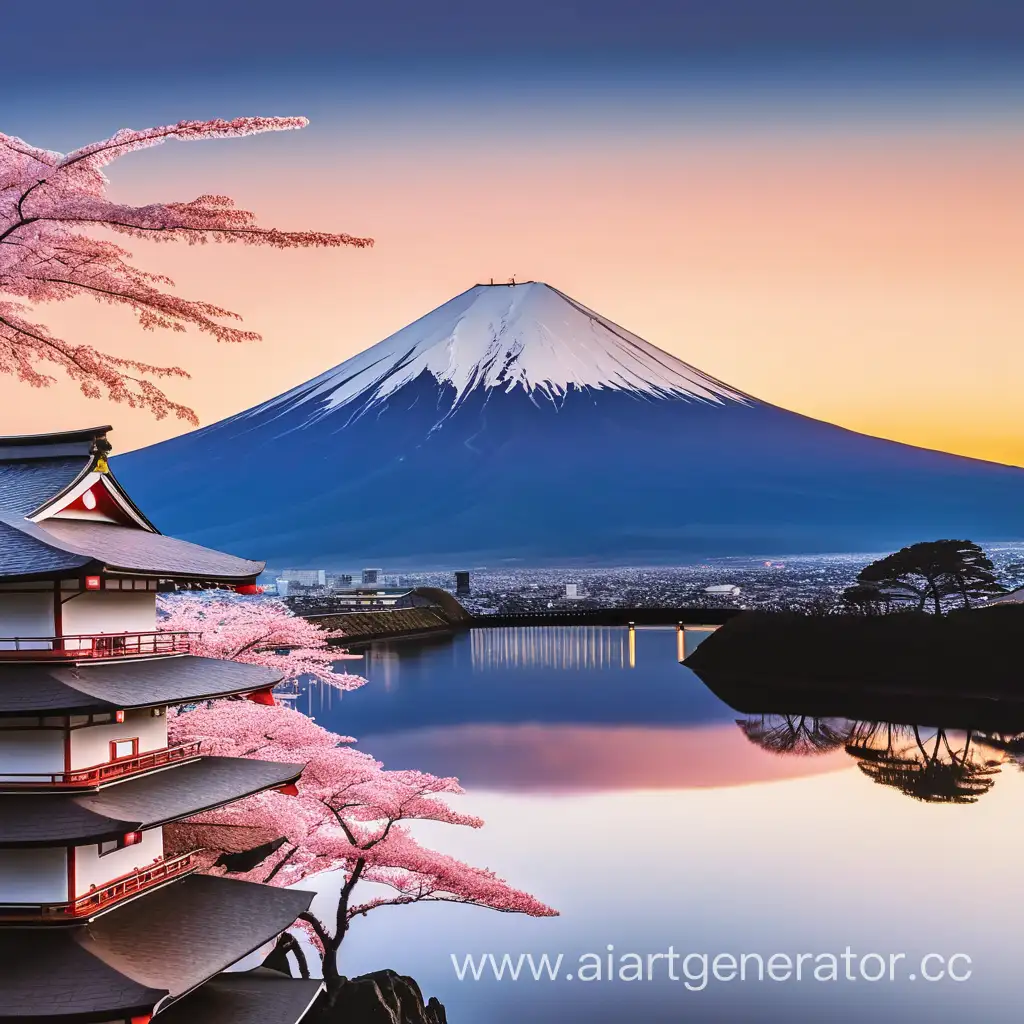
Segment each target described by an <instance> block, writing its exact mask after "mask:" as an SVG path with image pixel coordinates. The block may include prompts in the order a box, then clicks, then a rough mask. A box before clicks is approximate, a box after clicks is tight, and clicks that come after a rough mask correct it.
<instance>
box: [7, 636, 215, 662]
mask: <svg viewBox="0 0 1024 1024" xmlns="http://www.w3.org/2000/svg"><path fill="white" fill-rule="evenodd" d="M200 635H201V634H199V633H192V632H185V631H181V630H177V631H172V630H167V631H163V630H153V631H150V632H142V633H82V634H75V635H65V636H9V637H0V661H18V662H21V661H111V660H116V659H121V658H155V657H164V656H166V655H169V654H191V653H192V645H193V643H194V641H195V638H197V637H199V636H200Z"/></svg>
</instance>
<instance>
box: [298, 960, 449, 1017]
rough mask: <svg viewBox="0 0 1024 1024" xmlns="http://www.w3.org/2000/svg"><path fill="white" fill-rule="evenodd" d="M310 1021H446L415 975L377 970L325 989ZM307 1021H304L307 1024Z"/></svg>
mask: <svg viewBox="0 0 1024 1024" xmlns="http://www.w3.org/2000/svg"><path fill="white" fill-rule="evenodd" d="M306 1022H308V1024H447V1022H448V1018H447V1016H446V1015H445V1012H444V1007H443V1006H442V1005H441V1004H440V1003H439V1002H438V1001H437V1000H436V999H435V998H433V997H431V998H430V999H429V1000H427V1002H426V1003H424V1001H423V993H422V992H420V987H419V985H417V984H416V982H415V981H414V980H413V979H412V978H407V977H405V976H404V975H401V974H398V973H396V972H395V971H390V970H388V971H374V972H373V974H363V975H361V976H360V977H358V978H351V979H350V978H342V979H341V982H340V984H337V985H332V986H331V991H329V992H325V993H324V994H323V995H322V996H321V997H320V1000H319V1002H318V1003H317V1004H316V1005H315V1006H314V1007H313V1009H312V1010H311V1011H310V1013H309V1016H308V1017H307V1018H306ZM306 1022H304V1024H306Z"/></svg>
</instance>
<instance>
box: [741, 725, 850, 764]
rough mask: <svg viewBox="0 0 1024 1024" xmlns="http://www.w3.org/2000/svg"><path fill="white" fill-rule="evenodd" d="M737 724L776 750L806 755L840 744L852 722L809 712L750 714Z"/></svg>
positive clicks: (755, 740) (756, 740)
mask: <svg viewBox="0 0 1024 1024" xmlns="http://www.w3.org/2000/svg"><path fill="white" fill-rule="evenodd" d="M736 724H737V725H738V726H739V727H740V729H742V730H743V733H744V735H745V736H746V737H747V739H748V740H750V742H751V743H754V744H756V745H757V746H759V747H763V748H764V749H765V750H770V751H771V752H772V753H773V754H796V755H797V756H798V757H799V756H802V757H807V756H809V755H813V754H825V753H828V751H830V750H836V749H837V748H838V747H841V746H842V745H843V744H844V743H845V742H846V735H847V731H848V727H849V724H850V723H849V722H847V721H846V720H845V719H842V718H840V719H830V718H812V717H810V716H809V715H757V716H755V715H751V716H750V717H749V718H740V719H738V720H737V722H736Z"/></svg>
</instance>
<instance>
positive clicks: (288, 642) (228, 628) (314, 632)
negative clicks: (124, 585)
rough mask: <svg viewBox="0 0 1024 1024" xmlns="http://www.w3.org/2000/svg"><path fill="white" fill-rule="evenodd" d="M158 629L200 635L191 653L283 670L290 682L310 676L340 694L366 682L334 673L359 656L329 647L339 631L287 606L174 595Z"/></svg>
mask: <svg viewBox="0 0 1024 1024" xmlns="http://www.w3.org/2000/svg"><path fill="white" fill-rule="evenodd" d="M159 625H160V629H162V630H168V631H181V632H189V633H197V634H201V636H199V637H197V638H194V639H193V641H192V645H191V649H192V653H193V654H196V655H199V656H200V657H205V658H223V659H227V660H229V661H245V662H248V663H249V664H251V665H264V666H267V667H269V668H276V669H283V670H284V671H285V672H286V676H285V680H286V681H288V680H294V679H298V678H299V676H302V675H309V676H313V677H314V678H315V679H317V680H318V681H319V682H321V683H324V684H326V685H327V686H332V687H334V688H335V689H337V690H354V689H356V688H357V687H359V686H362V685H363V684H364V683H365V682H366V680H365V679H363V678H362V676H356V675H350V674H348V673H344V672H336V671H335V670H334V663H335V662H337V661H341V660H344V659H346V658H352V657H355V655H350V654H348V653H347V652H345V651H340V650H338V649H337V648H336V647H331V646H330V645H329V641H331V640H338V639H341V638H342V637H343V636H344V634H343V633H342V632H341V631H340V630H329V629H321V628H320V627H319V626H317V625H315V624H314V623H312V622H309V621H308V620H307V619H304V618H302V617H301V616H299V615H295V614H293V612H292V611H291V609H290V608H288V606H287V605H286V604H284V602H283V601H276V600H272V599H270V598H243V597H219V596H213V597H207V596H204V595H201V594H174V595H170V596H165V597H162V598H161V599H160V620H159Z"/></svg>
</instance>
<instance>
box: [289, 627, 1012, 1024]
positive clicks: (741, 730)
mask: <svg viewBox="0 0 1024 1024" xmlns="http://www.w3.org/2000/svg"><path fill="white" fill-rule="evenodd" d="M699 639H700V635H699V634H687V636H686V640H685V643H686V645H687V652H686V653H688V651H689V649H691V647H692V644H693V643H696V642H699ZM681 642H682V641H681V639H680V637H679V635H678V634H677V633H676V630H675V629H672V628H669V629H638V630H636V631H635V633H634V634H633V635H632V637H631V635H630V634H629V632H628V631H627V630H626V629H615V628H586V627H578V628H522V629H481V630H473V631H471V632H468V633H462V634H459V635H456V636H452V637H433V638H429V639H425V640H416V641H404V642H395V643H379V644H375V645H373V646H372V647H370V648H368V649H366V650H365V651H364V652H363V653H364V660H363V662H359V661H346V662H344V663H342V666H343V668H344V669H345V670H348V671H353V672H359V673H361V674H364V675H366V676H367V678H368V679H369V683H368V685H367V686H365V687H363V688H362V689H360V690H358V691H355V692H352V693H347V694H345V695H344V696H339V695H338V694H336V693H332V692H325V691H323V690H320V689H318V688H309V687H304V688H303V689H302V690H301V692H300V694H299V696H298V698H297V700H296V702H295V706H297V707H298V708H299V709H300V710H302V711H304V712H306V713H308V714H311V715H312V716H313V717H314V718H315V719H316V720H317V721H318V722H319V723H320V724H322V725H324V726H326V727H328V728H330V729H332V730H334V731H337V732H340V733H344V734H347V735H353V736H355V737H357V738H358V741H359V743H358V745H359V747H360V748H361V749H363V750H366V751H368V752H370V753H372V754H373V755H374V756H375V757H377V758H378V759H379V760H382V761H383V762H384V763H385V765H386V766H387V767H389V768H419V769H422V770H424V771H429V772H433V773H435V774H438V775H456V776H458V777H459V778H460V779H461V781H462V783H463V785H464V787H465V789H466V791H467V792H466V794H465V795H464V796H461V797H457V798H455V799H454V801H453V802H454V803H455V805H456V806H457V807H458V808H459V809H460V810H463V811H467V812H470V813H474V814H479V815H480V816H481V817H483V818H484V819H486V822H487V824H486V826H485V827H484V828H483V829H480V830H470V829H466V828H456V827H452V826H446V825H440V824H436V823H418V824H417V828H416V832H417V835H418V836H419V837H420V838H421V839H422V840H423V841H424V842H425V843H427V844H428V845H431V846H434V847H436V848H437V849H440V850H443V851H444V852H446V853H450V854H451V855H453V856H456V857H459V858H461V859H463V860H466V861H469V862H470V863H473V864H476V865H479V866H486V867H488V868H491V869H492V870H494V871H496V872H497V873H498V874H499V875H501V876H502V877H504V878H506V879H507V880H508V881H509V882H511V883H512V884H513V885H516V886H517V887H519V888H522V889H526V890H527V891H529V892H531V893H533V894H534V895H535V896H537V897H538V898H539V899H541V900H543V901H544V902H546V903H548V904H550V905H552V906H554V907H555V908H557V909H558V910H559V911H560V912H561V916H560V917H558V918H549V919H530V918H525V917H519V916H514V915H505V914H498V913H494V912H492V911H488V910H483V909H479V908H474V907H464V906H454V905H447V904H431V905H421V906H415V907H401V908H383V909H381V910H378V911H375V912H373V913H371V914H370V915H369V917H367V918H365V919H362V920H358V921H356V922H355V923H354V924H353V926H352V930H351V933H350V935H349V938H348V939H347V940H346V943H345V946H344V948H343V950H342V962H341V969H342V972H343V973H345V974H347V975H349V976H351V975H355V974H360V973H363V972H366V971H371V970H377V969H381V968H384V967H391V968H394V969H395V970H398V971H399V972H400V973H403V974H409V975H412V976H413V977H415V978H416V979H417V981H418V982H419V983H420V985H421V987H422V988H423V990H424V993H425V994H426V995H435V996H437V997H438V998H439V999H440V1000H441V1001H442V1002H443V1003H444V1004H445V1006H446V1007H447V1010H448V1016H449V1019H450V1020H451V1022H452V1024H483V1022H488V1024H504V1022H508V1024H512V1022H522V1021H524V1020H530V1021H533V1022H535V1024H549V1022H550V1024H554V1022H561V1021H565V1020H580V1021H587V1022H608V1024H611V1022H613V1021H614V1022H621V1021H623V1020H632V1021H638V1022H651V1024H660V1022H673V1024H676V1022H679V1021H696V1022H703V1021H708V1022H710V1021H736V1020H743V1021H754V1022H760V1021H763V1022H769V1021H780V1022H781V1021H809V1022H810V1021H815V1022H817V1021H820V1020H822V1019H825V1018H827V1019H829V1020H834V1021H851V1022H852V1021H862V1020H863V1019H864V1017H865V1014H870V1013H878V1012H885V1013H888V1014H893V1013H894V1012H895V1013H896V1014H899V1015H901V1016H903V1017H904V1018H905V1019H910V1020H918V1019H920V1020H925V1019H927V1020H928V1021H930V1022H943V1021H957V1022H959V1021H962V1020H963V1019H964V1018H965V1017H970V1018H972V1019H978V1018H981V1019H985V1018H987V1017H989V1016H992V1015H995V1014H998V1013H1004V1012H1008V1011H1010V1010H1011V1009H1014V1008H1015V1007H1016V1002H1017V997H1018V991H1019V976H1020V967H1019V965H1018V957H1019V949H1020V944H1021V940H1019V939H1018V937H1017V932H1018V927H1019V926H1018V923H1017V917H1018V912H1019V908H1020V905H1021V904H1020V901H1019V895H1020V890H1021V888H1022V882H1021V869H1020V858H1021V850H1020V846H1019V840H1020V836H1021V833H1020V831H1018V830H1019V826H1018V824H1017V822H1018V821H1019V820H1020V812H1021V809H1022V808H1024V776H1022V774H1021V772H1020V770H1019V768H1018V765H1017V762H1016V761H1015V760H1014V759H1013V752H1014V750H1015V749H1016V748H1015V747H1014V745H1013V744H1012V743H1010V742H1007V741H1006V738H1005V737H998V736H996V737H992V736H990V737H988V739H987V740H986V739H985V738H983V737H980V736H977V735H971V734H968V733H965V732H964V731H963V730H962V729H961V730H959V731H957V730H953V729H940V728H938V727H940V726H942V725H943V724H944V723H942V722H928V723H925V722H922V723H909V725H906V724H900V725H888V724H886V723H864V722H861V723H855V722H849V721H846V720H843V719H829V720H827V721H818V720H812V719H802V718H801V717H800V716H799V715H793V714H792V713H790V714H789V715H788V716H783V715H772V714H758V715H743V714H741V713H739V712H737V711H735V710H734V709H732V708H731V707H729V706H728V705H727V704H725V703H723V702H722V701H721V700H719V699H718V698H717V697H716V696H715V695H714V694H713V693H712V692H711V691H710V690H709V689H708V688H707V687H705V686H704V684H703V683H702V682H701V681H700V680H699V679H698V678H697V677H696V676H695V675H694V674H693V673H692V672H691V671H690V670H688V669H687V668H685V667H683V666H682V665H681V664H680V663H679V661H680V654H681V653H683V652H681V650H680V644H681ZM789 710H790V712H792V709H789ZM924 717H927V716H924ZM960 724H961V725H962V724H963V723H960ZM915 725H916V726H917V728H916V729H915V728H913V726H915ZM328 884H329V883H327V882H322V883H321V888H324V889H325V890H326V888H327V886H328ZM305 885H306V887H311V886H310V883H308V882H307V883H305ZM609 947H611V949H609ZM847 950H849V954H848V955H846V956H845V957H844V954H846V953H847ZM506 953H507V954H509V955H510V957H511V958H512V962H513V963H516V962H518V960H519V957H520V955H522V954H527V953H529V954H531V955H532V956H533V957H534V960H535V963H538V965H539V960H540V956H541V955H542V954H545V953H546V954H548V956H549V958H550V960H549V962H551V961H554V959H555V958H556V957H557V956H558V955H559V954H561V955H562V958H563V959H562V962H561V964H560V966H559V968H558V969H557V971H556V972H555V973H556V978H555V979H554V980H551V979H550V978H548V977H547V976H545V975H544V970H543V968H541V973H542V978H541V980H535V979H534V977H533V975H532V974H531V972H530V968H529V963H528V962H527V961H525V960H524V961H523V964H524V966H523V968H522V971H521V973H520V977H519V979H518V980H517V981H513V980H510V978H509V977H508V976H507V973H506V976H505V977H504V978H503V979H502V980H497V979H495V977H494V976H493V973H492V972H491V969H490V966H489V964H487V963H486V962H485V966H484V968H483V971H482V972H480V973H481V977H480V978H479V980H474V979H473V977H472V968H470V969H469V970H468V972H467V971H466V961H465V957H466V956H467V955H469V956H472V957H473V958H479V957H481V956H485V955H486V954H493V955H494V956H495V958H496V960H497V961H498V962H500V961H501V958H502V956H503V955H504V954H506ZM658 954H662V956H660V957H658V956H657V955H658ZM744 954H748V956H747V957H746V959H745V960H744V961H743V966H744V974H745V978H742V979H741V978H740V977H739V976H738V975H739V969H738V966H737V965H738V964H739V962H740V960H741V957H742V956H743V955H744ZM702 955H706V957H707V960H706V963H707V967H706V968H705V966H704V964H705V961H704V960H703V959H702ZM773 955H775V957H776V958H775V960H771V958H772V956H773ZM801 955H802V956H803V959H802V960H800V961H799V963H800V968H801V977H800V979H799V980H797V979H796V977H795V973H796V965H797V962H798V959H799V957H800V956H801ZM929 955H931V956H930V959H927V960H924V958H926V957H928V956H929ZM453 956H454V957H455V958H456V961H457V963H458V964H459V965H460V968H461V969H462V970H463V972H464V974H465V977H464V979H463V980H460V979H459V977H458V976H457V972H456V969H455V967H454V966H453V962H452V957H453ZM716 957H718V960H717V970H716V967H715V965H716V960H715V958H716ZM939 957H941V958H942V959H941V960H940V959H938V958H939ZM609 958H610V966H611V972H609V969H608V965H609ZM758 958H760V959H758ZM967 958H969V960H968V959H967ZM923 960H924V962H923V963H922V961H923ZM474 962H476V963H477V965H478V971H479V961H474ZM787 962H788V963H789V965H790V968H789V971H788V973H787V969H786V964H787ZM638 963H639V964H640V965H641V966H640V967H639V969H638V968H637V964H638ZM759 963H760V964H763V965H764V968H763V969H764V976H763V980H759V979H758V972H759ZM947 967H948V971H946V968H947ZM769 968H770V970H769ZM598 972H599V974H600V980H598ZM816 972H817V974H818V977H817V978H816V977H815V974H816ZM940 972H944V974H945V975H948V973H950V972H952V973H953V974H955V975H956V977H957V978H963V980H952V979H951V978H949V977H948V976H943V977H942V978H941V979H939V980H934V981H930V980H926V979H925V977H924V975H925V974H929V975H931V976H932V977H936V976H938V975H939V973H940ZM609 973H611V974H612V977H611V978H609ZM638 973H639V974H640V975H641V976H640V977H639V978H637V974H638ZM848 973H849V974H850V975H852V980H850V979H849V978H848ZM879 973H881V974H882V977H881V978H879V979H878V980H870V979H872V978H874V977H877V975H878V974H879ZM716 974H717V977H716ZM968 974H969V977H967V975H968ZM569 975H572V977H571V979H570V978H569V977H568V976H569ZM671 975H675V979H673V977H671ZM834 975H836V976H835V977H833V976H834ZM911 975H913V978H911ZM890 978H891V980H890ZM676 979H677V980H676ZM773 979H774V980H773Z"/></svg>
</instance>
